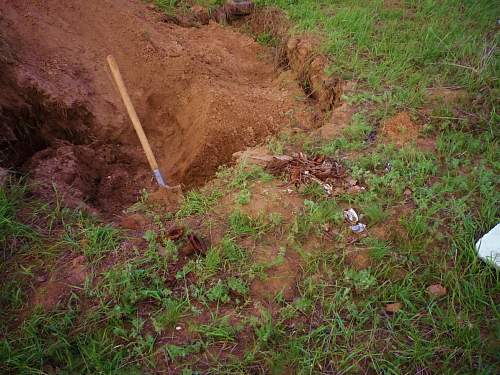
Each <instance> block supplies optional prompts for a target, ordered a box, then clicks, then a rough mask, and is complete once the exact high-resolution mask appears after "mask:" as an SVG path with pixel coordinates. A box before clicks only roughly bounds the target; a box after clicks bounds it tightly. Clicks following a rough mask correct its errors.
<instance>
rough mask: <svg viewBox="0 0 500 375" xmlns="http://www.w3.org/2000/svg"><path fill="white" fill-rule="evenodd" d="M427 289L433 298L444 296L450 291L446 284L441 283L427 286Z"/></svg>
mask: <svg viewBox="0 0 500 375" xmlns="http://www.w3.org/2000/svg"><path fill="white" fill-rule="evenodd" d="M426 290H427V293H429V295H430V296H431V297H433V298H439V297H443V296H445V295H446V293H448V291H447V290H446V288H445V287H444V286H442V285H441V284H433V285H431V286H429V287H427V289H426Z"/></svg>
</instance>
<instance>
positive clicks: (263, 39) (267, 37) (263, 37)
mask: <svg viewBox="0 0 500 375" xmlns="http://www.w3.org/2000/svg"><path fill="white" fill-rule="evenodd" d="M256 40H257V42H258V43H260V44H262V45H264V46H267V47H276V46H278V44H279V40H278V39H277V38H276V37H274V36H273V35H272V34H271V33H268V32H263V33H260V34H259V35H257V38H256Z"/></svg>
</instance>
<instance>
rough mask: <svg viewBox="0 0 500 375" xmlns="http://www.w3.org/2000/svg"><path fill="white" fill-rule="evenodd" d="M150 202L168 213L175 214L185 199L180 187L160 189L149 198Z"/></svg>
mask: <svg viewBox="0 0 500 375" xmlns="http://www.w3.org/2000/svg"><path fill="white" fill-rule="evenodd" d="M148 198H149V201H150V202H152V203H153V204H155V205H158V206H160V207H161V208H162V209H163V210H164V211H166V212H175V211H177V210H178V209H179V206H180V204H181V202H182V200H183V199H184V195H183V194H182V190H181V187H180V186H172V187H159V188H158V189H157V190H156V191H155V192H153V193H151V194H150V195H149V196H148Z"/></svg>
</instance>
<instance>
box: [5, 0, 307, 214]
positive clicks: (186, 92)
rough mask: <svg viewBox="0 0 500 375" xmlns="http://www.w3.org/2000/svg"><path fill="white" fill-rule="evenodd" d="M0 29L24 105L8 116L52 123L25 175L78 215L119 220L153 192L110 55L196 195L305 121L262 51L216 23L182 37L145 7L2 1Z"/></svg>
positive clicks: (172, 170) (169, 165)
mask: <svg viewBox="0 0 500 375" xmlns="http://www.w3.org/2000/svg"><path fill="white" fill-rule="evenodd" d="M1 25H2V27H1V30H3V32H2V34H0V35H1V37H2V39H3V45H5V46H6V47H5V48H6V49H8V50H7V51H6V52H5V53H7V52H9V54H10V55H11V56H12V60H11V61H10V62H9V63H8V64H5V65H6V66H7V67H8V68H9V70H12V72H11V73H10V74H11V77H10V80H11V81H10V82H7V84H6V85H7V86H8V88H10V89H12V90H14V91H17V92H18V93H20V96H21V98H19V102H21V103H19V104H16V103H15V102H14V101H13V100H12V98H8V97H7V98H4V99H3V102H2V106H3V107H5V111H6V112H7V110H8V111H9V113H13V115H12V117H15V116H16V114H19V113H22V112H23V110H25V109H24V107H29V106H31V107H32V108H33V110H34V111H38V112H42V113H43V114H44V115H45V117H46V119H47V120H46V121H45V122H43V123H42V124H39V125H37V126H38V127H39V128H38V129H36V132H35V134H36V136H37V137H38V138H40V139H39V140H38V143H39V144H38V145H37V146H38V148H41V147H42V146H40V144H41V145H43V146H48V147H49V148H50V149H48V150H44V151H42V153H40V154H35V155H34V156H33V157H32V160H31V161H29V163H28V164H27V165H26V167H25V169H26V170H28V171H31V172H32V173H33V175H34V177H35V178H36V179H38V180H39V181H41V185H42V186H41V187H40V188H39V190H51V188H52V187H51V186H49V187H47V186H44V182H43V181H47V179H48V177H55V179H56V181H57V182H58V183H57V185H58V188H59V193H60V194H62V195H68V196H69V197H68V198H67V201H68V203H69V205H70V206H75V204H76V203H78V201H79V200H80V201H87V202H88V203H89V205H90V206H93V207H95V208H97V209H99V210H101V211H107V212H113V208H116V207H119V206H120V205H121V206H125V205H127V204H131V203H133V202H134V201H135V200H136V199H137V197H138V196H139V191H140V189H141V188H149V187H151V182H150V179H148V172H147V166H146V164H145V163H144V158H143V157H142V156H141V153H140V149H138V147H137V144H138V142H137V138H136V135H135V133H134V132H133V129H132V127H131V125H130V123H129V119H128V117H127V116H126V114H125V112H124V109H123V106H122V104H121V101H120V99H119V96H118V94H117V92H116V91H115V89H114V87H113V83H112V81H111V78H110V74H109V72H108V69H107V67H106V64H105V58H106V56H107V55H108V54H113V55H114V56H115V57H116V60H117V61H118V64H119V66H120V68H121V70H122V74H123V76H124V79H125V82H126V85H127V86H128V89H129V91H130V95H131V98H132V101H133V102H134V105H135V106H136V110H137V112H138V114H139V117H140V118H141V119H142V123H143V126H144V129H145V132H146V134H147V135H148V137H149V140H150V142H151V144H152V147H153V150H154V152H155V153H156V156H157V159H158V161H159V164H160V168H161V170H162V171H163V173H164V174H165V175H166V178H167V180H168V181H170V182H171V183H172V184H176V183H182V184H184V185H186V186H193V185H197V184H198V185H199V184H200V183H202V182H204V181H206V180H207V178H208V177H209V176H211V175H213V173H214V172H215V170H216V169H217V167H218V166H219V165H221V164H223V163H227V162H229V161H231V155H232V154H233V153H234V152H236V151H238V150H241V149H242V148H244V147H246V146H254V145H256V144H257V143H258V142H259V141H260V140H262V139H264V138H265V137H266V136H268V135H270V134H273V133H275V132H276V131H277V130H278V129H280V128H283V127H285V126H287V125H288V124H290V123H294V118H295V115H296V113H299V112H301V111H303V105H302V104H301V103H300V102H298V101H297V100H295V97H294V96H293V95H292V94H290V92H289V90H288V89H287V88H285V87H284V86H283V85H282V84H280V81H277V80H276V74H275V72H274V69H273V64H272V61H271V59H272V58H271V56H270V55H269V54H268V53H266V51H265V50H264V48H262V47H261V46H260V45H259V44H257V43H256V42H255V41H254V40H253V39H251V38H250V37H248V36H245V35H243V34H241V33H238V32H236V31H233V30H231V29H230V28H226V27H222V26H220V25H218V24H216V23H210V24H209V25H207V26H203V27H199V28H196V27H191V28H185V27H180V26H177V25H175V24H171V23H165V22H162V17H161V14H160V13H158V12H154V11H152V10H151V9H148V8H146V7H145V6H144V4H141V3H140V2H137V1H124V0H116V1H115V0H114V1H100V0H99V1H87V2H85V3H82V2H80V1H69V2H64V4H63V3H61V2H60V1H44V2H39V1H2V18H1ZM12 75H13V76H14V80H13V81H14V82H12ZM4 89H6V88H4ZM33 93H34V94H33ZM29 94H31V95H32V96H34V97H35V99H34V100H36V103H33V99H31V101H30V97H29V96H28V95H29ZM54 107H55V108H57V109H59V113H60V115H59V116H57V115H56V116H54V115H53V114H50V116H51V117H49V114H46V113H45V112H51V111H52V108H54ZM48 108H50V110H49V109H48ZM18 116H19V117H21V116H20V115H18ZM302 117H303V116H302ZM11 120H12V123H15V119H12V118H11ZM295 122H296V121H295ZM12 128H14V129H16V128H15V126H13V127H12ZM17 131H18V133H21V131H19V129H17ZM18 138H19V139H20V141H19V143H18V147H20V148H22V147H23V141H24V139H22V137H20V136H18ZM61 140H63V141H66V144H64V145H60V144H59V143H60V141H61ZM97 141H98V142H97ZM58 142H59V143H58ZM68 142H69V143H78V144H85V145H82V146H77V147H74V146H72V145H71V144H69V145H68V144H67V143H68ZM90 142H94V143H92V145H90V146H87V145H89V143H90ZM95 142H97V143H95ZM24 147H25V146H24ZM25 151H26V150H25ZM30 151H31V152H30ZM35 151H38V150H29V151H27V155H28V156H31V155H30V154H33V153H35ZM68 154H69V156H68ZM64 159H66V160H64ZM69 160H71V162H70V161H69ZM94 166H95V167H97V168H94ZM88 167H90V168H88ZM72 180H76V181H77V182H76V183H75V184H73V185H72V183H71V181H72ZM65 190H68V191H67V194H66V191H65ZM44 194H45V195H47V194H50V192H47V191H45V192H43V193H42V195H44ZM110 201H111V202H110ZM106 202H108V203H106Z"/></svg>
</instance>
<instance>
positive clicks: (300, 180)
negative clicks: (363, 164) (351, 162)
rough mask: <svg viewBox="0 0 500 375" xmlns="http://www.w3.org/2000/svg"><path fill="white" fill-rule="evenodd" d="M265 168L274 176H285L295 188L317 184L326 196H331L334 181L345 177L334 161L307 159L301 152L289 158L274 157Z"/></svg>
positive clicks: (326, 158)
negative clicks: (312, 183)
mask: <svg viewBox="0 0 500 375" xmlns="http://www.w3.org/2000/svg"><path fill="white" fill-rule="evenodd" d="M266 168H267V170H268V171H269V172H270V173H272V174H274V175H283V174H284V175H286V176H287V178H288V181H289V183H290V184H293V185H295V186H296V187H299V186H300V185H303V184H308V183H310V182H313V181H314V182H317V183H318V184H320V185H321V186H323V189H324V190H325V193H326V194H327V195H332V193H333V187H334V185H335V181H336V180H338V179H341V178H343V177H345V170H344V167H343V166H342V164H340V163H339V162H338V161H336V160H335V159H333V158H330V157H326V156H322V155H317V156H312V157H309V156H307V155H305V154H303V153H302V152H300V153H297V154H293V155H292V156H291V157H290V156H277V157H276V156H275V157H274V158H273V159H272V160H271V161H270V162H269V163H268V164H267V166H266Z"/></svg>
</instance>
